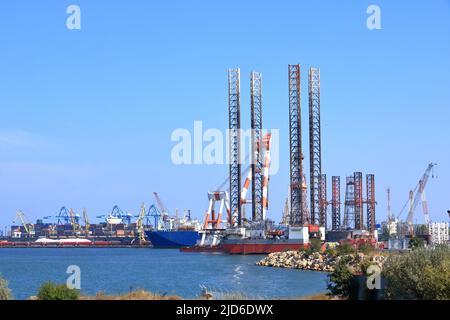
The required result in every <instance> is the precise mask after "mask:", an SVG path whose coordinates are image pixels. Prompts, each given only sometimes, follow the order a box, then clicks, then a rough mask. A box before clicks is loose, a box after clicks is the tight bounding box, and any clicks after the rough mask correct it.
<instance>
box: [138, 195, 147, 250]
mask: <svg viewBox="0 0 450 320" xmlns="http://www.w3.org/2000/svg"><path fill="white" fill-rule="evenodd" d="M145 212H146V210H145V204H144V203H142V205H141V210H140V212H139V217H138V219H137V221H136V233H137V235H138V240H139V241H140V242H145V241H146V240H145V230H144V217H145Z"/></svg>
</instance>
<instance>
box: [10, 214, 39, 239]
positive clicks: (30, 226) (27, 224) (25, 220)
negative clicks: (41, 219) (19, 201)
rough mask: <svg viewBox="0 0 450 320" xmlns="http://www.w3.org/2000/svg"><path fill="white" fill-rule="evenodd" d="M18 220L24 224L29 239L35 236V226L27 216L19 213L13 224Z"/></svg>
mask: <svg viewBox="0 0 450 320" xmlns="http://www.w3.org/2000/svg"><path fill="white" fill-rule="evenodd" d="M17 219H19V220H20V222H21V223H22V226H23V228H24V229H25V232H26V233H27V235H28V236H29V237H31V236H33V235H34V225H33V224H32V223H31V222H30V220H28V218H27V216H26V215H25V214H24V213H23V212H22V211H21V210H19V211H17V214H16V217H15V218H14V220H13V221H12V223H16V221H17Z"/></svg>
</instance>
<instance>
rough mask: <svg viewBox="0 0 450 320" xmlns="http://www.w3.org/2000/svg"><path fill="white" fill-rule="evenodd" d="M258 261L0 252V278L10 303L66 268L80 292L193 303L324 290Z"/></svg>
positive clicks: (322, 284)
mask: <svg viewBox="0 0 450 320" xmlns="http://www.w3.org/2000/svg"><path fill="white" fill-rule="evenodd" d="M262 257H263V256H254V255H251V256H240V255H225V254H211V253H183V252H179V251H178V250H175V249H167V250H165V249H131V248H124V249H81V248H80V249H73V248H72V249H71V248H66V249H59V248H53V249H52V248H45V249H44V248H42V249H41V248H39V249H26V248H23V249H19V248H14V249H5V248H3V249H0V273H1V274H2V276H3V277H4V278H5V279H7V280H8V282H9V287H10V288H11V290H12V291H13V295H14V298H15V299H26V298H27V297H29V296H31V295H35V294H36V292H37V290H38V288H39V286H40V285H41V284H42V283H43V282H45V281H49V280H51V281H54V282H58V283H65V282H66V279H67V277H68V276H69V275H68V274H66V269H67V267H68V266H69V265H77V266H79V267H80V268H81V291H82V293H83V294H95V293H96V292H99V291H103V292H105V293H109V294H117V293H126V292H129V291H130V290H132V289H138V288H139V289H145V290H148V291H151V292H155V293H160V294H177V295H180V296H182V297H185V298H195V297H196V296H198V295H199V294H200V292H201V288H200V286H201V285H205V286H206V287H208V288H209V289H210V290H213V291H216V290H217V291H220V292H241V293H244V294H246V295H247V296H248V297H252V298H291V297H300V296H304V295H310V294H315V293H321V292H325V291H326V274H325V273H322V272H314V271H304V270H289V269H276V268H268V267H258V266H256V265H255V262H256V261H258V260H260V259H261V258H262Z"/></svg>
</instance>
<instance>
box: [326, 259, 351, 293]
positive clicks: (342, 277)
mask: <svg viewBox="0 0 450 320" xmlns="http://www.w3.org/2000/svg"><path fill="white" fill-rule="evenodd" d="M327 277H328V283H327V289H328V291H329V292H330V293H331V294H333V295H338V296H343V297H348V296H350V294H351V289H352V288H351V285H352V279H353V274H352V273H351V271H350V269H349V268H348V266H347V262H346V261H344V260H341V261H339V262H338V263H337V265H336V268H335V269H334V271H333V272H332V273H330V274H329V275H328V276H327Z"/></svg>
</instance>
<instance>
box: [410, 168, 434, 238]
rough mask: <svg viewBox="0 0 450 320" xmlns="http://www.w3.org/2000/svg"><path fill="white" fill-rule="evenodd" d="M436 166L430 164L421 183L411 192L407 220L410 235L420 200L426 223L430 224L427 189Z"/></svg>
mask: <svg viewBox="0 0 450 320" xmlns="http://www.w3.org/2000/svg"><path fill="white" fill-rule="evenodd" d="M436 165H437V164H436V163H433V162H431V163H430V164H428V167H427V169H426V170H425V172H424V174H423V175H422V178H421V179H420V180H419V182H418V183H417V185H416V187H415V188H414V190H411V191H410V196H409V212H408V218H407V222H408V224H409V225H410V233H412V224H413V218H414V211H415V210H416V207H417V205H418V204H419V201H420V200H422V207H423V214H424V218H425V223H427V224H428V223H429V222H430V216H429V213H428V205H427V202H426V198H425V187H426V185H427V182H428V179H429V177H430V174H432V171H433V168H434V166H436ZM432 176H434V175H433V174H432Z"/></svg>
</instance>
